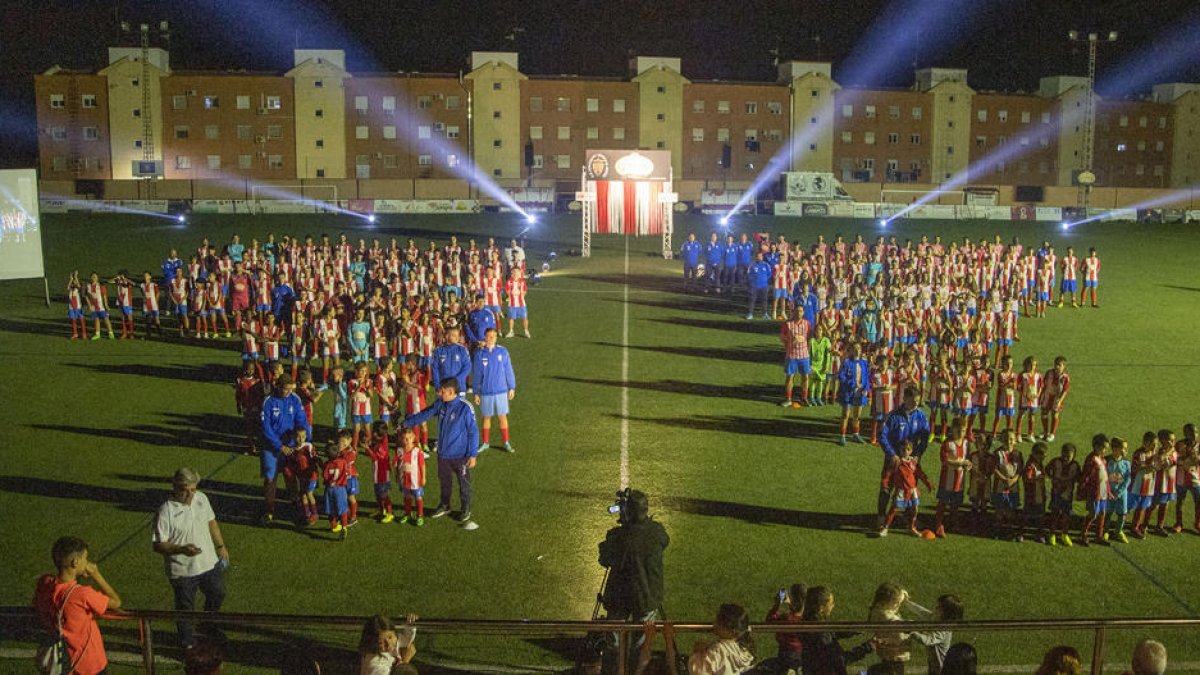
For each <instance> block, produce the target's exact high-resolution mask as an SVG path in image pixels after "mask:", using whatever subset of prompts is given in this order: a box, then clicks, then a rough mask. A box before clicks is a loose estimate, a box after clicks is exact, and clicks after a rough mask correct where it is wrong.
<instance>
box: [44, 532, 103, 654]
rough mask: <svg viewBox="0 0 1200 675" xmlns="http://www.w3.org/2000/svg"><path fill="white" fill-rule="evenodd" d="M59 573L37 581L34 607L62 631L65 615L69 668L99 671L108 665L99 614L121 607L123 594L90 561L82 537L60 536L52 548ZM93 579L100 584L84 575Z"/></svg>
mask: <svg viewBox="0 0 1200 675" xmlns="http://www.w3.org/2000/svg"><path fill="white" fill-rule="evenodd" d="M50 555H51V557H52V558H53V559H54V567H55V568H56V569H57V573H56V574H46V575H44V576H42V577H41V578H40V579H38V581H37V586H36V587H35V589H34V593H33V608H34V610H35V611H36V612H37V614H38V618H40V619H41V621H42V625H43V626H44V627H45V628H46V630H48V631H50V632H51V634H52V635H57V634H58V626H59V617H60V616H61V617H62V635H63V638H64V639H65V640H66V643H67V659H68V660H69V661H70V666H69V667H68V668H67V670H68V671H69V672H71V673H75V674H76V675H95V674H96V673H103V672H104V671H105V669H106V668H108V656H107V655H106V654H105V653H104V640H103V639H102V638H101V637H100V627H99V626H97V625H96V617H98V616H101V615H103V614H104V613H105V612H108V611H110V610H115V609H120V608H121V596H119V595H117V592H116V591H115V590H113V587H112V586H110V585H109V584H108V581H106V580H105V579H104V575H102V574H100V568H99V567H97V566H96V563H93V562H89V561H88V547H87V543H85V542H84V541H83V540H82V539H79V538H78V537H60V538H59V539H58V541H56V542H54V546H53V547H51V549H50ZM89 578H90V579H91V580H92V583H94V584H95V585H96V588H92V587H91V586H84V585H82V584H80V583H79V580H80V579H89Z"/></svg>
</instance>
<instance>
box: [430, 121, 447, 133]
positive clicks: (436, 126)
mask: <svg viewBox="0 0 1200 675" xmlns="http://www.w3.org/2000/svg"><path fill="white" fill-rule="evenodd" d="M433 130H434V131H436V132H438V133H439V134H440V133H442V132H443V131H445V130H446V124H445V123H444V122H434V123H433Z"/></svg>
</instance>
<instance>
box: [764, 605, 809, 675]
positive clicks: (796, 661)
mask: <svg viewBox="0 0 1200 675" xmlns="http://www.w3.org/2000/svg"><path fill="white" fill-rule="evenodd" d="M807 593H808V586H805V585H804V584H792V585H791V587H790V588H788V589H782V588H781V589H779V593H778V594H776V596H775V604H774V605H773V606H772V607H771V611H769V612H767V623H801V622H803V621H804V596H805V594H807ZM775 641H776V642H777V643H778V644H779V654H778V655H776V656H775V657H774V658H770V659H767V660H766V661H763V662H762V664H760V665H759V666H758V668H757V669H756V670H755V673H762V674H763V675H766V674H767V673H780V674H782V673H786V672H787V671H789V670H794V671H797V672H798V671H799V670H800V666H801V654H802V652H803V649H804V634H803V633H776V634H775Z"/></svg>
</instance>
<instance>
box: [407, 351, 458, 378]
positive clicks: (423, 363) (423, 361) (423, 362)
mask: <svg viewBox="0 0 1200 675" xmlns="http://www.w3.org/2000/svg"><path fill="white" fill-rule="evenodd" d="M431 359H432V357H429V356H422V357H420V358H418V359H417V367H418V368H429V364H430V363H431ZM459 384H460V385H461V384H462V382H459Z"/></svg>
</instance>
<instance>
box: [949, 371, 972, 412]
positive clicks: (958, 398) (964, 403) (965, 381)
mask: <svg viewBox="0 0 1200 675" xmlns="http://www.w3.org/2000/svg"><path fill="white" fill-rule="evenodd" d="M976 386H977V384H976V382H975V374H974V373H972V372H969V371H967V370H966V369H965V368H964V369H963V370H960V371H959V372H957V373H955V375H954V407H956V408H959V409H961V410H968V409H970V408H971V406H972V404H973V403H974V401H975V389H976Z"/></svg>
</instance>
